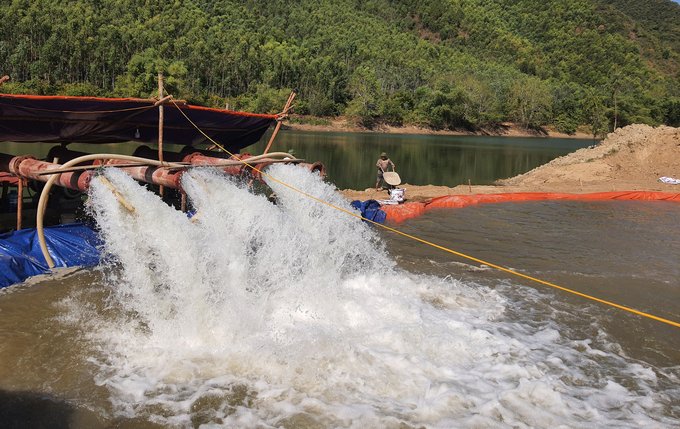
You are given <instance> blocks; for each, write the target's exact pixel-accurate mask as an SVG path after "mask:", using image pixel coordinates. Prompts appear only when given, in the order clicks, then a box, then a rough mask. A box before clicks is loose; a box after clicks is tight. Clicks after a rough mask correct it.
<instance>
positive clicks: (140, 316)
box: [0, 149, 680, 428]
mask: <svg viewBox="0 0 680 429" xmlns="http://www.w3.org/2000/svg"><path fill="white" fill-rule="evenodd" d="M296 150H297V149H296ZM301 150H302V149H301ZM383 150H384V149H383ZM371 160H372V157H371ZM371 162H373V161H371ZM397 163H398V161H397ZM398 164H399V163H398ZM367 168H370V165H369V166H368V167H367ZM299 170H300V169H296V168H293V167H289V166H278V167H276V168H274V169H273V170H272V174H273V175H274V176H275V177H276V178H277V179H279V180H282V181H283V182H285V183H291V184H295V186H296V187H299V188H302V189H305V191H307V192H310V193H311V194H312V195H315V196H317V197H319V198H323V199H325V200H328V201H331V202H333V203H335V204H338V205H343V204H344V205H347V204H348V203H347V202H343V201H342V200H341V197H339V196H338V195H337V194H336V193H334V192H333V189H332V188H330V187H329V186H328V185H327V184H323V183H321V182H319V181H318V180H317V179H316V178H314V177H313V176H311V175H310V174H308V173H306V172H301V171H299ZM118 173H119V172H115V171H112V172H109V173H107V176H108V178H109V180H110V181H111V182H112V183H114V185H115V186H116V188H117V189H118V190H119V191H120V192H121V193H123V194H124V195H125V197H126V199H127V200H128V201H129V202H130V203H131V204H133V205H134V206H135V207H136V208H137V211H138V215H139V216H138V217H134V216H131V215H130V214H129V213H127V211H125V210H122V209H121V208H120V204H119V203H118V202H117V200H116V199H115V197H114V196H113V195H112V193H111V192H110V190H108V188H105V187H103V186H101V187H100V186H98V185H96V184H95V186H93V189H92V191H91V192H92V195H91V199H92V201H93V207H94V208H95V210H96V212H97V213H98V217H97V219H98V222H99V225H100V228H101V229H102V234H103V235H104V236H105V239H106V243H107V244H106V249H105V251H106V252H107V253H108V254H110V255H111V257H112V263H111V264H108V265H105V266H102V267H100V268H97V269H88V270H81V271H78V272H75V273H70V274H67V275H64V276H61V277H54V278H46V279H42V280H38V281H37V282H29V283H25V284H22V285H18V286H16V287H12V288H9V289H6V290H5V291H4V292H3V294H2V295H0V420H1V421H0V423H3V424H4V426H9V427H13V426H12V425H13V424H15V423H16V422H20V423H16V425H15V426H14V427H55V428H61V427H64V428H66V427H69V428H109V427H118V428H149V427H162V428H175V427H180V428H184V427H187V428H189V427H206V428H207V427H253V428H255V427H258V428H259V427H298V428H336V427H356V428H359V427H386V428H405V427H408V428H416V427H418V428H419V427H427V428H436V427H508V428H510V427H542V428H548V427H570V428H590V427H611V428H621V427H624V428H638V427H648V428H671V427H677V426H678V425H679V424H680V406H679V405H678V404H680V390H678V385H679V384H680V353H679V350H680V335H678V329H679V328H676V327H673V326H669V325H665V324H662V323H659V322H656V321H653V320H649V319H646V318H641V317H639V316H636V315H633V314H630V313H627V312H624V311H622V310H619V309H615V308H612V307H608V306H605V305H602V304H599V303H596V302H593V301H589V300H586V299H584V298H581V297H578V296H575V295H572V294H569V293H566V292H563V291H559V290H555V289H552V288H549V287H547V286H543V285H540V284H533V283H531V282H529V281H527V280H524V279H520V278H517V277H513V276H511V275H509V274H506V273H502V272H498V271H497V270H494V269H488V268H487V267H484V266H483V265H480V264H479V263H472V262H469V261H468V260H466V259H464V258H462V257H459V256H453V255H450V254H447V253H443V252H441V251H439V250H437V249H434V248H432V247H428V246H426V245H424V244H422V243H419V242H414V241H412V240H407V239H405V238H404V237H402V236H399V235H396V234H394V233H392V232H388V231H384V230H376V229H373V228H371V227H368V226H367V225H366V224H364V223H362V222H361V221H357V220H356V219H355V218H352V217H350V216H342V215H338V213H337V212H335V211H334V210H333V209H332V208H329V207H326V206H324V205H316V204H315V203H313V202H310V201H308V200H306V199H303V198H301V197H300V196H299V194H297V193H295V192H293V191H290V190H289V189H287V188H285V187H282V186H278V185H277V184H272V187H273V188H274V190H275V192H276V194H277V196H278V197H279V199H280V202H279V204H278V205H272V204H270V203H268V202H267V200H266V199H264V198H263V197H262V196H254V195H252V194H250V193H249V192H247V191H245V190H243V189H240V188H239V187H238V186H235V185H234V184H232V183H230V181H228V180H224V179H222V178H218V177H214V176H212V175H210V174H207V173H201V172H198V173H197V174H196V177H193V178H191V179H187V180H189V181H188V182H187V183H186V189H187V192H188V194H189V196H190V198H192V199H193V200H194V201H195V204H196V206H200V207H201V213H202V220H201V221H200V222H197V223H191V222H189V221H188V220H187V219H186V217H185V216H183V215H182V214H180V213H177V212H176V211H174V210H173V209H171V208H169V207H167V206H166V205H165V204H163V203H162V202H160V201H159V200H158V199H157V198H156V197H155V196H154V195H152V194H150V193H148V191H146V189H144V188H143V187H141V186H139V185H137V184H136V183H135V182H134V181H132V180H130V179H128V178H126V177H124V175H121V174H118ZM205 184H207V185H208V186H204V185H205ZM208 189H209V190H210V192H209V193H208V192H207V190H208ZM679 218H680V205H678V204H677V203H664V202H660V203H657V202H637V201H633V202H621V201H613V202H612V201H608V202H577V201H560V202H549V201H542V202H524V203H502V204H486V205H476V206H469V207H466V208H462V209H442V210H438V211H430V212H428V213H426V214H425V215H424V216H422V217H419V218H414V219H410V220H408V221H406V222H404V223H402V224H398V225H392V226H393V227H395V228H397V229H398V230H400V231H403V232H405V233H407V234H412V235H415V236H418V237H420V238H422V239H425V240H428V241H431V242H433V243H435V244H438V245H441V246H445V247H447V248H451V249H453V250H456V251H459V252H463V253H465V254H468V255H471V256H474V257H476V258H480V259H483V260H487V261H489V262H491V263H495V264H499V265H503V266H506V267H509V268H512V269H515V270H518V271H519V272H522V273H525V274H527V275H530V276H534V277H538V278H541V279H544V280H546V281H549V282H553V283H555V284H558V285H560V286H563V287H566V288H570V289H573V290H576V291H579V292H582V293H586V294H590V295H594V296H597V297H600V298H603V299H606V300H610V301H613V302H616V303H618V304H621V305H625V306H630V307H633V308H635V309H638V310H641V311H645V312H649V313H651V314H654V315H656V316H659V317H664V318H667V319H671V320H675V321H678V320H680V312H679V311H678V305H677V303H678V302H679V298H680V271H679V270H680V269H679V268H678V263H677V261H678V260H680V244H679V241H678V240H677V237H678V236H679V233H680V224H678V222H677V219H679ZM21 422H23V423H21ZM26 422H30V423H29V424H28V425H27V424H26ZM22 424H23V425H22ZM0 426H3V425H2V424H0Z"/></svg>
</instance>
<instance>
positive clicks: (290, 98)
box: [248, 92, 297, 186]
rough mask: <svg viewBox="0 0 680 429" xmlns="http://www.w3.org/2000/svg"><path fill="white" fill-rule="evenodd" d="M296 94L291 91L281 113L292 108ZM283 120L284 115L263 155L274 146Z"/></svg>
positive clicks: (251, 182) (249, 184) (283, 113)
mask: <svg viewBox="0 0 680 429" xmlns="http://www.w3.org/2000/svg"><path fill="white" fill-rule="evenodd" d="M296 95H297V94H295V93H294V92H291V93H290V95H289V96H288V101H286V107H284V108H283V112H281V115H285V114H286V113H288V111H289V110H290V104H291V103H292V102H293V100H294V99H295V96H296ZM282 121H283V117H282V118H279V120H278V121H277V123H276V128H274V133H273V134H272V138H270V139H269V143H267V147H266V148H265V150H264V152H262V155H265V154H266V153H267V152H269V148H270V147H271V146H272V143H273V142H274V139H275V138H276V134H277V133H278V132H279V128H281V122H282ZM254 181H255V180H254V179H251V180H250V183H248V186H251V185H252V184H253V182H254Z"/></svg>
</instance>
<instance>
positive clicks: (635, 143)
mask: <svg viewBox="0 0 680 429" xmlns="http://www.w3.org/2000/svg"><path fill="white" fill-rule="evenodd" d="M662 176H667V177H674V178H676V179H680V128H672V127H666V126H661V127H658V128H653V127H650V126H648V125H629V126H627V127H625V128H620V129H618V130H616V131H615V132H613V133H610V134H609V135H608V136H607V138H606V139H604V140H603V141H601V142H600V143H599V144H597V145H594V146H591V147H589V148H585V149H579V150H577V151H576V152H573V153H570V154H568V155H565V156H563V157H560V158H556V159H554V160H552V161H550V162H549V163H547V164H544V165H542V166H540V167H537V168H535V169H533V170H531V171H529V172H527V173H525V174H521V175H519V176H515V177H512V178H509V179H504V180H499V181H497V182H496V184H495V185H494V186H472V187H469V186H465V185H461V186H456V187H455V188H449V187H446V186H433V185H428V186H411V185H409V184H408V183H404V184H402V185H400V186H399V187H400V188H407V189H406V198H407V200H408V201H422V200H426V199H429V198H434V197H441V196H445V195H470V194H496V193H509V192H562V193H570V194H583V193H591V192H608V191H660V192H673V193H680V185H670V184H666V183H663V182H660V181H659V178H660V177H662ZM339 192H340V193H342V194H343V195H345V196H347V197H348V198H350V199H352V200H356V199H360V200H367V199H376V200H382V199H388V198H389V196H388V194H387V191H379V192H375V189H366V190H350V189H346V190H341V191H339Z"/></svg>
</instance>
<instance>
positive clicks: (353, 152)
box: [246, 131, 597, 190]
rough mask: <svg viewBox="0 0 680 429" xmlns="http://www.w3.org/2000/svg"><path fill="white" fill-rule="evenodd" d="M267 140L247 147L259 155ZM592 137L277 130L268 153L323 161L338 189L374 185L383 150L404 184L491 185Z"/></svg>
mask: <svg viewBox="0 0 680 429" xmlns="http://www.w3.org/2000/svg"><path fill="white" fill-rule="evenodd" d="M268 136H269V135H267V136H265V138H263V139H262V141H260V142H259V143H257V144H256V145H253V146H251V147H249V148H247V149H246V150H247V151H251V152H252V153H254V154H257V153H262V152H263V151H264V149H265V148H266V146H267V143H268V141H269V139H268ZM595 143H597V141H594V140H590V139H563V138H523V137H490V136H488V137H484V136H441V135H400V134H396V135H395V134H370V133H366V134H361V133H325V132H298V131H284V132H281V133H280V134H279V135H278V136H277V137H276V140H275V141H274V143H273V145H272V149H271V150H277V151H283V152H287V151H288V150H289V149H293V150H295V152H296V153H295V155H296V157H298V158H303V159H306V160H307V161H308V162H315V161H320V162H323V163H324V165H325V166H326V169H327V170H328V181H329V182H331V183H333V184H334V185H335V186H337V188H338V189H358V190H361V189H366V188H370V187H375V178H376V174H375V173H376V168H375V163H376V161H377V160H378V158H379V157H380V153H381V152H385V153H387V155H388V156H389V158H390V159H391V160H392V161H393V162H394V163H395V164H396V171H397V172H398V173H399V176H400V178H401V181H402V183H408V184H411V185H438V186H450V187H454V186H457V185H463V184H464V185H467V184H468V181H469V183H471V184H473V185H491V184H493V182H494V181H495V180H498V179H505V178H508V177H513V176H516V175H518V174H522V173H526V172H527V171H529V170H531V169H534V168H536V167H538V166H539V165H543V164H545V163H547V162H549V161H551V160H552V159H554V158H557V157H558V156H562V155H566V154H567V153H570V152H573V151H575V150H577V149H580V148H583V147H587V146H590V145H592V144H595Z"/></svg>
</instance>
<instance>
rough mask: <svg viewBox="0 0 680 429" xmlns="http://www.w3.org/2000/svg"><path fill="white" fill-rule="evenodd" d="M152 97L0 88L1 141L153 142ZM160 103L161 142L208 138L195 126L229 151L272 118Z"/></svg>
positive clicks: (194, 142)
mask: <svg viewBox="0 0 680 429" xmlns="http://www.w3.org/2000/svg"><path fill="white" fill-rule="evenodd" d="M155 103H156V100H152V99H149V100H145V99H139V98H94V97H62V96H37V95H8V94H0V141H11V142H46V143H72V142H73V143H75V142H78V143H120V142H127V141H133V142H139V143H156V144H157V143H158V115H159V113H158V110H159V109H158V107H157V106H155ZM163 106H164V109H163V116H164V117H163V143H164V144H179V145H191V146H194V145H197V144H200V143H209V142H210V140H209V139H207V138H206V137H205V136H204V135H203V134H202V133H201V132H200V131H199V130H197V129H196V127H198V128H199V129H200V130H201V131H202V132H203V133H205V134H207V135H208V136H210V138H211V139H213V140H214V141H215V142H217V143H219V144H220V145H222V146H224V147H225V148H227V149H228V150H230V151H234V152H238V151H239V150H240V149H242V148H244V147H247V146H250V145H251V144H253V143H256V142H257V141H259V140H260V138H262V135H263V134H264V133H265V131H267V128H268V127H269V125H271V124H272V123H273V122H274V121H275V120H276V119H277V116H276V115H258V114H253V113H243V112H232V111H229V110H220V109H209V108H205V107H198V106H189V105H186V104H180V103H179V102H178V103H177V105H176V104H174V103H173V102H172V101H168V102H165V103H164V104H163ZM180 110H181V111H180ZM182 113H184V114H182ZM185 115H186V117H185ZM187 117H188V118H189V119H190V120H191V122H193V123H194V124H195V125H196V127H194V125H192V124H191V122H189V120H188V119H187Z"/></svg>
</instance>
